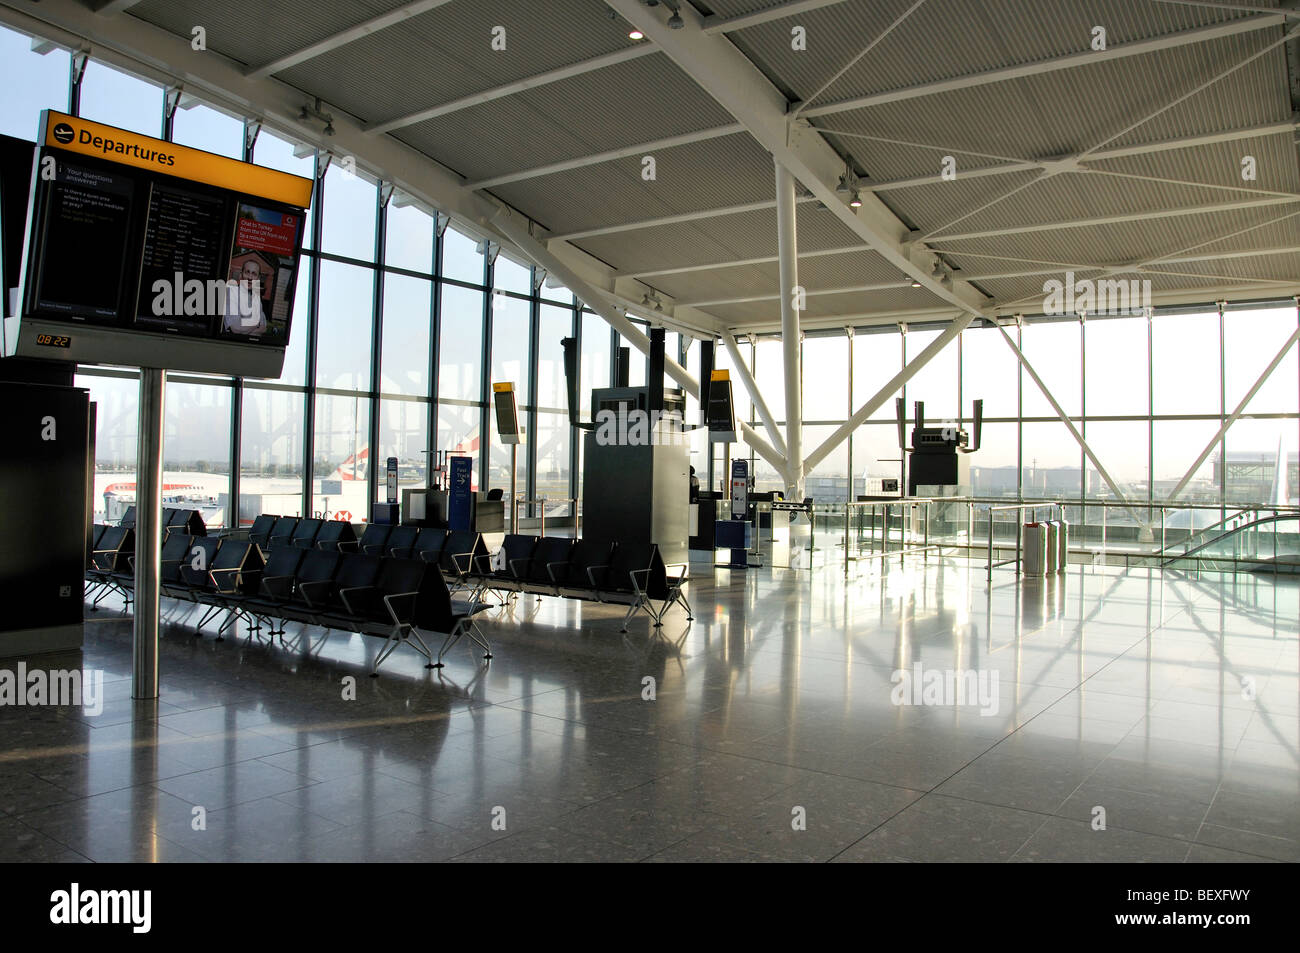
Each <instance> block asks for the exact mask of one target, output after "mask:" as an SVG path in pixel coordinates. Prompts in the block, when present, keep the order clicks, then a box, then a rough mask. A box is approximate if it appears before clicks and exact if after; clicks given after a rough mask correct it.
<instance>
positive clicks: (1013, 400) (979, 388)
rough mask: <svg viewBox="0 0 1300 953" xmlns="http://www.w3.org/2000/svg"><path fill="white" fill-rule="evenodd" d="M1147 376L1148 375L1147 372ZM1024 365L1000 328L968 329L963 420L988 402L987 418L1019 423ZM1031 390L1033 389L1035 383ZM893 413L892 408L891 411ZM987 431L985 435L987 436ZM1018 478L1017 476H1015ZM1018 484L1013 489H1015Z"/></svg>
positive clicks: (964, 343)
mask: <svg viewBox="0 0 1300 953" xmlns="http://www.w3.org/2000/svg"><path fill="white" fill-rule="evenodd" d="M1007 333H1008V334H1009V335H1011V340H1012V341H1014V340H1015V339H1016V329H1015V328H1014V327H1010V328H1007ZM1143 373H1145V371H1144V372H1143ZM1019 374H1020V362H1019V361H1017V360H1016V356H1015V354H1013V353H1011V348H1009V347H1007V342H1006V341H1005V340H1003V338H1002V332H1001V331H999V330H998V329H997V328H967V329H966V330H965V331H963V332H962V335H961V376H962V401H963V402H964V403H965V405H966V406H965V407H964V408H963V413H964V414H965V417H964V418H963V419H965V420H969V419H970V417H971V413H972V410H971V405H972V404H973V402H974V401H976V400H983V401H984V418H985V419H986V420H987V419H989V418H999V417H1001V418H1004V419H1010V420H1015V419H1016V417H1017V415H1018V413H1019V411H1018V407H1019V397H1018V396H1017V393H1016V382H1017V381H1018V380H1019ZM1029 386H1030V387H1033V386H1034V385H1033V383H1032V382H1031V383H1030V385H1029ZM891 410H892V407H891ZM987 432H988V430H987V428H986V429H985V433H987ZM1011 441H1012V447H1011V452H1012V457H1011V461H1010V463H1009V466H1011V468H1012V470H1013V471H1014V469H1015V465H1016V460H1015V436H1014V433H1013V435H1012V438H1011ZM1012 476H1013V478H1014V476H1015V474H1014V472H1013V473H1012ZM1014 485H1015V484H1014V480H1013V483H1012V486H1013V487H1014Z"/></svg>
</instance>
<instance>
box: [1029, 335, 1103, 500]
mask: <svg viewBox="0 0 1300 953" xmlns="http://www.w3.org/2000/svg"><path fill="white" fill-rule="evenodd" d="M1075 330H1078V329H1077V328H1076V329H1075ZM1022 439H1023V440H1024V442H1025V449H1024V458H1023V465H1024V471H1025V472H1024V480H1023V491H1024V495H1025V496H1026V497H1027V498H1030V499H1039V498H1049V499H1056V498H1058V497H1077V496H1078V495H1079V481H1080V479H1081V476H1080V473H1081V471H1080V469H1079V462H1080V458H1081V456H1082V451H1081V450H1080V449H1079V443H1078V441H1076V440H1075V439H1074V437H1072V436H1071V435H1070V431H1069V430H1067V429H1066V427H1065V424H1063V423H1061V422H1060V421H1059V420H1056V421H1050V422H1047V423H1029V424H1025V425H1024V435H1023V437H1022ZM1088 471H1089V476H1090V479H1095V471H1093V469H1092V465H1091V464H1089V466H1088Z"/></svg>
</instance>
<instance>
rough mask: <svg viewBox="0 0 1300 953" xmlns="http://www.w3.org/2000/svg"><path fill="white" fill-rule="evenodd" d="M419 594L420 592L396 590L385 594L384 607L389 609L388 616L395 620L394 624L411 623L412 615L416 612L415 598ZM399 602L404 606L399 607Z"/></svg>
mask: <svg viewBox="0 0 1300 953" xmlns="http://www.w3.org/2000/svg"><path fill="white" fill-rule="evenodd" d="M418 595H419V593H418V592H394V593H392V594H390V595H387V596H384V608H385V609H387V610H388V617H389V618H390V619H392V620H393V625H410V624H411V619H410V617H411V616H412V615H413V614H414V612H415V598H416V596H418ZM398 604H400V605H401V606H403V607H404V608H400V609H399V608H398ZM408 606H409V607H408Z"/></svg>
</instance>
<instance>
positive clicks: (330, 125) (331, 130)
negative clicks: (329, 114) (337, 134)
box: [325, 122, 334, 136]
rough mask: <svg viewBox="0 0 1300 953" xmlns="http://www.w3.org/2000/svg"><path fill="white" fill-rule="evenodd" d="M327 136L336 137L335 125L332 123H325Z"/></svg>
mask: <svg viewBox="0 0 1300 953" xmlns="http://www.w3.org/2000/svg"><path fill="white" fill-rule="evenodd" d="M325 135H327V136H332V135H334V123H332V122H327V123H325Z"/></svg>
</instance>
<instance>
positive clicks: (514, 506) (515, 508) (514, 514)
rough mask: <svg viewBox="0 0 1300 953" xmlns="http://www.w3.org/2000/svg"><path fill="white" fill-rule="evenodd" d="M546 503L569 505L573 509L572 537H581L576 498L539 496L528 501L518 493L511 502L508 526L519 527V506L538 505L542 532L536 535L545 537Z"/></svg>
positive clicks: (526, 497) (525, 496) (522, 494)
mask: <svg viewBox="0 0 1300 953" xmlns="http://www.w3.org/2000/svg"><path fill="white" fill-rule="evenodd" d="M548 503H550V504H553V505H557V506H558V505H560V504H562V503H568V504H571V505H572V507H573V535H574V537H575V538H576V537H578V536H579V535H581V534H580V533H579V514H578V499H577V497H549V496H539V497H535V498H533V499H529V498H528V496H527V495H526V494H524V493H520V494H519V495H518V496H516V497H515V498H514V499H513V500H512V501H511V522H510V525H511V526H518V525H519V519H518V517H519V506H520V504H522V505H524V506H533V505H535V504H539V505H540V506H541V517H540V519H541V530H542V531H541V532H540V533H538V535H539V536H545V535H546V504H548Z"/></svg>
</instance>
